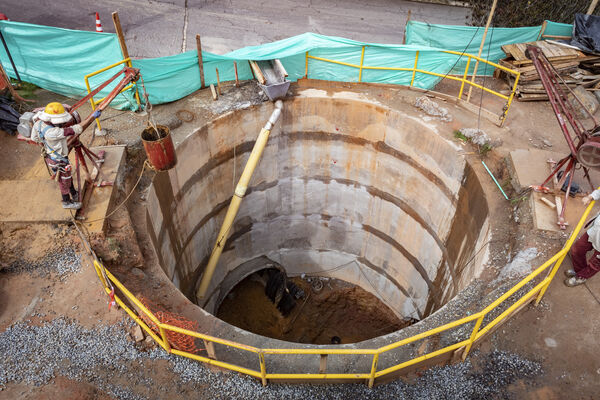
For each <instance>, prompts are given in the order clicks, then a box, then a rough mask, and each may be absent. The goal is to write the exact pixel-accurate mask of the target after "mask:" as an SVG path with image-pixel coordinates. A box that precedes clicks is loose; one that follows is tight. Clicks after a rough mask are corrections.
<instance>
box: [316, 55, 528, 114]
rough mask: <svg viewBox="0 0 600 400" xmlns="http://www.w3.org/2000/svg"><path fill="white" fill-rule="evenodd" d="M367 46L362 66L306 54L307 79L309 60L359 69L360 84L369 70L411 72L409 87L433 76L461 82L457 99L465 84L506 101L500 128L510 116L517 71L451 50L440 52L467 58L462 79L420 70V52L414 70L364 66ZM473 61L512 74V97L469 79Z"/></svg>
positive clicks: (361, 60) (461, 93)
mask: <svg viewBox="0 0 600 400" xmlns="http://www.w3.org/2000/svg"><path fill="white" fill-rule="evenodd" d="M366 47H367V46H362V47H361V55H360V64H359V65H357V64H352V63H348V62H343V61H337V60H331V59H328V58H324V57H317V56H311V55H310V54H309V53H308V52H306V55H305V57H306V60H305V70H304V76H305V77H306V78H308V60H309V59H312V60H317V61H323V62H328V63H332V64H337V65H343V66H346V67H352V68H358V71H359V72H358V82H362V72H363V70H365V69H367V70H382V71H411V72H412V76H411V79H410V85H409V86H411V87H412V86H414V83H415V78H416V74H417V73H419V74H426V75H432V76H437V77H441V78H443V79H449V80H453V81H458V82H461V85H460V90H459V92H458V96H457V99H459V100H461V101H463V100H462V95H463V91H464V87H465V83H466V84H468V85H470V86H471V87H476V88H478V89H481V90H483V91H484V92H486V93H490V94H492V95H494V96H497V97H499V98H501V99H504V100H506V103H505V105H504V107H503V109H502V114H500V115H498V118H499V120H500V124H499V125H500V126H502V125H503V124H504V121H505V120H506V116H507V114H508V110H509V109H510V106H511V104H512V101H513V99H514V95H515V92H516V90H517V83H518V82H519V78H520V76H521V73H520V72H518V71H515V70H512V69H510V68H507V67H504V66H502V65H500V64H496V63H494V62H492V61H488V60H486V59H484V58H481V57H477V56H475V55H472V54H468V53H460V52H457V51H451V50H440V52H442V53H447V54H453V55H457V56H460V57H467V65H466V67H465V71H464V73H463V75H462V77H457V76H452V75H449V74H446V75H444V74H440V73H437V72H433V71H427V70H423V69H419V68H417V64H418V61H419V51H418V50H417V51H415V62H414V66H413V67H412V68H400V67H378V66H369V65H364V59H365V48H366ZM471 59H475V60H477V61H479V62H482V63H485V64H488V65H490V66H492V67H494V68H497V69H500V70H502V71H504V72H506V73H508V74H511V75H513V76H514V79H515V82H514V83H513V86H512V89H511V92H510V95H508V96H507V95H504V94H502V93H500V92H497V91H495V90H492V89H489V88H486V87H484V86H483V85H480V84H478V83H475V82H472V81H471V80H469V79H467V74H468V71H469V66H470V65H471Z"/></svg>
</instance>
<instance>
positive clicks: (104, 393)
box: [0, 82, 600, 399]
mask: <svg viewBox="0 0 600 400" xmlns="http://www.w3.org/2000/svg"><path fill="white" fill-rule="evenodd" d="M339 85H341V86H342V87H344V84H339ZM497 85H498V87H500V88H501V87H502V85H503V84H502V83H497ZM325 86H326V85H325ZM301 89H302V84H300V85H299V86H294V87H293V89H292V90H293V91H294V90H301ZM344 89H345V90H350V91H352V90H358V91H361V92H363V93H365V95H366V96H369V97H371V98H374V99H376V100H377V101H379V102H381V103H383V104H387V105H390V106H393V107H405V108H406V103H407V102H409V103H410V102H414V99H415V98H416V97H417V96H420V95H422V94H420V93H416V92H409V91H406V90H402V91H398V90H392V89H387V88H384V87H372V88H365V87H364V86H361V87H359V88H357V87H356V86H354V85H347V86H346V87H344ZM437 89H438V90H440V91H443V92H447V93H453V94H454V90H456V87H454V86H452V85H447V86H444V85H441V86H440V87H438V88H437ZM477 95H478V92H476V91H475V92H474V96H477ZM56 97H58V96H54V95H52V94H49V93H47V92H45V91H42V90H38V92H37V93H36V103H35V105H38V106H39V105H44V104H45V103H47V102H48V101H49V98H52V99H55V98H56ZM263 100H264V97H263V96H262V95H261V94H260V92H259V91H258V89H257V87H256V85H255V84H254V83H252V82H246V83H244V84H243V85H242V88H241V89H236V88H234V87H233V85H231V84H225V85H224V93H223V96H221V98H220V100H219V101H217V102H213V101H212V99H211V98H210V94H209V92H208V91H207V90H203V91H200V92H197V93H194V94H192V95H190V96H188V97H187V98H185V99H182V100H180V101H178V102H175V103H171V104H166V105H162V106H156V107H155V108H154V112H153V118H154V119H155V122H156V123H159V124H163V125H167V126H169V127H170V128H171V131H172V133H173V137H174V140H175V143H176V144H177V143H178V142H180V141H181V140H183V139H184V138H185V137H186V136H187V135H188V134H189V133H191V132H192V131H193V130H194V129H195V128H197V127H199V126H202V125H203V124H204V123H206V122H207V121H209V120H210V119H211V118H213V117H215V116H216V115H219V114H222V113H224V112H227V111H230V110H233V109H235V108H239V107H247V106H249V105H251V104H256V103H258V102H261V101H263ZM65 101H67V102H71V103H72V102H73V100H65ZM436 101H437V102H439V103H440V105H442V106H444V107H447V108H448V109H449V110H450V113H451V114H456V113H458V112H459V111H458V109H457V107H456V106H454V105H452V104H450V103H448V102H445V101H443V100H440V99H436ZM481 101H482V104H484V105H485V106H486V107H489V108H491V109H494V107H497V106H498V103H497V102H496V101H495V100H494V99H491V98H489V97H488V96H483V98H481ZM409 108H411V107H409ZM411 109H412V108H411ZM500 109H501V106H500ZM180 110H189V111H192V113H193V116H194V119H193V120H192V121H190V122H183V121H181V120H179V119H178V118H175V117H174V116H175V115H176V112H177V111H180ZM88 112H89V107H88V106H84V107H83V109H82V111H81V113H82V115H87V113H88ZM411 112H413V113H414V114H415V115H417V116H420V117H422V118H426V117H427V116H426V115H424V114H423V113H420V112H419V111H418V110H412V111H411ZM146 120H147V116H144V115H139V114H134V113H131V112H128V111H119V110H108V111H107V112H105V113H104V114H103V115H102V122H103V125H104V126H103V127H104V128H106V129H107V130H108V133H109V134H108V135H107V136H105V137H98V138H96V139H95V141H94V144H95V145H102V144H106V143H123V144H127V145H128V159H127V162H128V165H127V168H126V170H125V175H126V176H125V180H124V184H123V187H120V188H119V196H118V199H117V200H118V201H120V200H121V199H123V198H124V195H125V194H126V193H128V192H129V190H130V188H131V187H132V185H133V183H134V182H135V180H136V179H137V176H138V174H139V171H140V168H141V164H142V162H143V157H144V156H143V151H142V149H141V145H140V142H139V134H140V132H141V130H142V129H143V127H144V126H145V124H146ZM432 123H435V124H437V126H441V127H443V128H444V129H443V130H441V131H442V133H441V134H443V135H446V136H447V137H448V139H449V140H456V142H457V143H458V144H459V145H460V146H463V147H464V152H465V157H467V158H468V159H469V161H471V162H472V163H473V165H474V166H475V167H474V168H475V169H476V170H477V172H478V174H479V176H480V180H481V182H482V184H483V185H485V186H486V188H487V191H488V192H493V191H496V192H497V189H496V188H495V186H494V183H493V182H492V181H491V179H484V178H482V177H485V176H486V175H485V171H484V170H483V168H482V167H481V166H480V165H479V160H480V159H481V158H482V157H483V158H484V159H485V161H486V163H487V164H488V165H489V166H490V168H491V170H492V172H493V173H494V174H495V175H496V177H497V178H498V180H499V181H500V182H501V184H502V185H503V186H504V187H505V189H507V191H508V194H509V196H511V197H512V196H515V195H516V193H514V191H511V190H510V188H509V187H508V186H509V185H508V180H509V175H508V172H507V170H506V167H505V160H504V158H505V157H506V156H507V154H508V153H509V152H510V151H511V150H513V149H526V148H544V149H551V150H553V151H557V152H559V153H564V154H566V153H567V151H568V150H567V146H566V143H565V141H564V138H563V136H562V133H561V131H560V129H559V128H558V124H557V123H556V119H555V117H554V115H553V113H552V111H551V109H550V106H549V104H548V103H546V102H531V103H519V102H515V103H513V106H512V107H511V109H510V111H509V115H508V119H507V122H506V126H505V128H502V129H500V128H497V127H495V126H494V125H493V124H491V123H489V122H488V121H487V120H485V119H484V118H481V119H480V120H478V118H477V116H472V118H471V119H470V120H468V122H465V121H464V120H459V119H457V118H455V119H453V121H451V122H447V123H443V122H440V121H433V122H432ZM463 127H468V128H476V127H480V128H481V129H483V130H484V131H485V132H486V133H487V134H488V135H489V136H490V137H491V138H492V140H493V141H494V143H495V144H496V147H494V148H493V149H492V150H491V151H490V152H488V153H487V154H485V155H484V156H482V155H480V154H479V153H478V149H477V148H476V147H474V146H472V145H470V144H465V143H462V142H460V141H458V140H457V139H455V138H454V137H453V136H452V132H453V130H455V129H460V128H463ZM90 137H91V135H90V133H89V132H86V133H85V134H84V141H85V140H87V141H89V139H90ZM0 148H1V149H2V150H3V157H0V179H1V180H12V179H26V178H27V175H26V174H27V172H26V171H28V166H30V165H31V164H32V163H33V162H35V161H36V160H37V159H38V157H40V153H39V149H38V148H36V147H34V146H30V145H26V144H23V143H19V142H17V141H16V139H15V138H14V137H13V136H10V135H8V134H6V133H5V132H0ZM531 168H544V169H546V168H547V166H546V165H543V166H538V165H532V166H531ZM24 171H25V172H24ZM151 177H152V174H151V173H149V172H147V173H145V174H144V176H143V178H142V180H141V182H140V185H139V186H138V188H137V189H136V191H135V192H134V194H133V196H132V197H131V199H130V200H129V202H128V203H127V208H123V209H122V210H120V211H119V212H117V213H115V215H114V217H112V218H111V219H110V220H109V229H108V231H107V232H106V233H105V234H104V235H99V236H96V237H93V238H92V240H91V242H92V245H93V247H94V248H95V250H96V251H97V252H98V255H99V256H100V257H101V258H102V259H103V260H104V261H105V262H106V264H107V266H108V267H109V268H111V270H113V269H114V270H115V271H116V273H121V274H122V275H120V276H123V277H125V278H127V281H128V283H129V284H131V285H132V286H133V288H134V289H135V290H143V289H146V290H148V289H150V290H154V291H158V290H159V287H152V288H143V287H141V286H140V285H139V281H140V280H136V275H137V276H142V275H141V274H145V272H144V271H145V270H146V268H147V267H146V265H149V264H150V263H156V256H155V254H154V252H153V250H152V248H151V246H150V242H149V240H148V238H147V234H146V233H145V217H144V215H145V212H144V204H145V203H144V200H145V190H146V189H147V187H148V185H149V184H150V179H151ZM597 181H598V182H600V180H597ZM34 195H35V193H32V196H34ZM0 196H1V195H0ZM47 201H56V199H54V198H52V199H47ZM575 201H577V200H575ZM3 203H4V202H2V201H1V200H0V207H23V206H27V199H23V204H19V205H15V204H10V205H6V204H3ZM488 203H489V207H490V208H492V209H493V210H494V211H495V212H494V214H495V215H498V216H500V217H498V218H496V220H493V221H491V223H492V226H493V229H494V239H495V240H494V242H493V243H491V254H490V268H488V270H487V271H486V272H485V273H484V276H482V278H481V279H484V280H491V279H493V278H494V277H495V276H496V275H497V274H498V272H499V270H500V268H501V267H502V266H504V265H506V263H507V262H508V261H509V260H511V259H512V257H513V256H514V255H516V254H517V253H518V252H519V251H521V250H524V249H527V248H536V249H537V250H538V257H537V258H536V259H535V260H534V261H533V262H534V263H537V264H535V265H539V264H541V263H542V262H543V261H544V260H546V259H547V258H549V257H550V256H551V255H553V254H554V253H555V252H556V251H557V250H559V249H560V248H561V247H562V245H563V244H564V242H565V238H566V235H565V234H549V233H544V232H538V231H535V230H534V229H533V225H532V217H531V210H530V209H529V202H528V201H512V202H507V201H505V200H504V199H503V198H502V197H501V195H500V193H498V196H497V197H496V198H489V199H488ZM71 249H72V250H71ZM70 251H71V252H70ZM65 254H66V255H65ZM53 257H54V258H53ZM56 257H59V258H60V262H58V263H57V262H56ZM77 257H79V262H76V261H75V258H77ZM71 258H72V259H73V260H72V262H71V261H69V262H67V261H68V260H71ZM65 259H66V260H67V261H64V260H65ZM78 263H79V264H78ZM569 264H570V260H569V259H568V258H567V259H566V260H565V266H564V267H562V268H561V271H559V275H560V276H557V277H556V279H555V280H554V281H553V283H552V285H551V286H550V289H549V291H548V293H547V294H546V296H545V298H544V300H543V302H542V303H541V304H540V306H538V307H534V306H528V307H527V308H526V309H525V310H524V311H523V312H521V313H520V314H518V315H517V316H516V317H515V318H512V319H511V320H510V321H509V322H508V323H507V324H505V325H503V326H502V327H501V328H500V329H498V330H497V331H496V332H495V333H494V334H493V335H492V336H491V337H490V338H488V339H486V340H484V341H483V342H482V343H481V344H480V346H479V349H480V351H478V352H474V353H473V354H472V356H471V358H472V360H473V369H477V368H478V367H477V365H478V361H482V360H484V359H485V357H486V356H487V355H489V354H492V353H493V352H494V351H498V350H500V351H508V352H512V353H514V354H518V355H519V356H521V357H524V358H526V359H529V360H533V361H535V362H538V363H540V365H541V366H542V369H543V373H542V374H541V375H538V376H532V377H528V378H523V379H517V380H516V381H507V382H505V386H507V387H508V389H507V392H506V396H508V398H516V399H565V398H569V399H594V398H598V394H597V393H598V389H600V384H599V383H598V382H600V357H598V355H597V354H595V353H594V350H595V348H597V338H598V335H599V334H600V322H599V321H600V318H598V316H599V315H600V312H599V311H600V302H599V301H598V299H599V298H600V278H594V279H591V280H589V281H588V282H587V283H586V285H585V286H579V287H576V288H567V287H565V286H564V285H563V284H562V278H563V277H562V270H563V269H565V268H567V267H568V266H569ZM46 265H59V268H58V269H56V268H54V269H50V270H45V269H44V268H45V266H46ZM75 265H80V267H76V266H75ZM60 316H64V317H66V318H69V319H70V320H72V321H74V322H75V323H76V324H78V325H81V326H82V327H85V328H90V329H100V327H102V326H106V325H111V326H112V325H115V324H118V323H120V321H123V319H124V318H125V314H124V312H123V311H119V310H115V308H112V309H111V310H110V311H109V310H108V305H107V296H106V295H105V294H104V293H103V291H102V288H101V285H100V284H99V282H98V279H97V278H96V275H95V272H94V270H93V267H92V266H91V264H90V260H89V259H88V258H87V256H86V255H85V252H84V251H83V249H82V247H81V245H80V243H79V239H78V236H77V233H76V232H75V231H74V229H73V228H72V227H70V226H68V225H56V224H29V225H24V224H7V223H0V333H1V332H5V331H6V330H8V329H9V327H11V326H13V325H14V324H17V323H26V324H29V325H33V326H42V325H44V324H46V323H49V322H50V321H52V320H55V319H56V318H58V317H60ZM127 329H128V330H129V331H130V332H131V334H132V335H133V328H131V327H128V328H127ZM126 339H127V340H128V341H130V342H133V341H134V339H133V338H130V337H127V338H126ZM136 345H137V344H136ZM147 347H148V348H150V349H152V346H151V345H147ZM144 362H145V364H144V368H143V369H142V370H141V371H142V372H140V367H139V366H136V365H137V364H136V365H133V364H132V365H129V364H126V363H125V365H126V366H127V368H129V370H125V372H124V373H123V374H122V376H121V377H120V378H116V377H114V375H110V376H111V377H113V378H114V379H115V380H116V381H115V382H113V383H115V384H117V385H120V386H119V387H121V388H127V390H129V392H131V393H133V394H132V395H131V396H130V395H129V394H128V395H122V396H121V395H119V393H121V392H119V391H118V390H116V389H107V386H103V385H102V384H100V383H99V382H102V379H103V377H105V378H106V377H107V376H109V375H108V372H107V371H103V370H98V371H95V372H94V373H95V376H96V378H94V379H91V378H90V379H74V378H69V377H68V374H66V373H65V374H64V376H63V375H61V374H60V373H58V374H57V376H56V377H55V378H54V379H52V380H50V381H49V382H46V383H44V384H41V385H36V384H33V383H28V382H26V381H9V382H7V383H6V384H5V385H4V386H2V385H0V389H1V391H0V398H6V399H43V398H56V397H61V398H72V399H79V398H90V399H105V398H115V397H116V398H174V399H183V398H190V397H191V396H194V397H198V398H211V397H212V396H211V395H210V392H207V391H205V390H203V389H202V387H200V388H198V387H197V386H193V385H192V384H182V383H181V381H180V380H179V377H180V374H178V373H177V372H173V371H172V370H170V369H168V368H167V367H166V364H167V361H165V360H164V359H152V358H151V359H148V360H146V361H144ZM482 362H483V361H482ZM136 373H143V374H144V375H147V377H148V379H149V380H147V381H143V380H142V381H138V380H132V379H127V376H128V375H127V374H130V375H131V374H134V375H135V374H136ZM0 375H2V374H1V373H0ZM132 376H133V375H132ZM135 376H137V375H135ZM218 379H221V378H218ZM222 379H224V381H227V380H228V378H227V375H225V376H223V378H222ZM140 382H142V383H140ZM143 382H146V383H143ZM159 388H160V389H159ZM129 392H128V393H129ZM109 393H110V394H109ZM328 393H331V392H328ZM135 396H138V397H135ZM498 396H499V398H504V396H505V395H504V394H503V395H498ZM292 397H293V396H292ZM336 397H338V396H335V395H332V396H331V398H336Z"/></svg>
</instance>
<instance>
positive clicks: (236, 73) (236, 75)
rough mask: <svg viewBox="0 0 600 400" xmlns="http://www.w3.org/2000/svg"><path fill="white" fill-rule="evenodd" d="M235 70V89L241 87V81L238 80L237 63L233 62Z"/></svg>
mask: <svg viewBox="0 0 600 400" xmlns="http://www.w3.org/2000/svg"><path fill="white" fill-rule="evenodd" d="M233 70H234V71H235V87H240V81H239V79H238V72H237V62H235V61H234V62H233Z"/></svg>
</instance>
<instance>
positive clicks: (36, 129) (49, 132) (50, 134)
mask: <svg viewBox="0 0 600 400" xmlns="http://www.w3.org/2000/svg"><path fill="white" fill-rule="evenodd" d="M46 127H49V128H48V129H46V130H45V131H44V139H45V141H46V143H45V147H46V153H48V155H50V156H51V157H52V154H57V155H60V156H63V157H67V156H68V155H69V146H68V144H67V138H66V136H65V135H64V133H65V131H64V129H62V128H59V127H56V126H52V125H48V124H46V123H45V122H44V121H42V120H38V121H36V122H35V123H34V124H33V129H32V130H31V140H33V141H35V142H38V143H41V142H42V139H41V138H40V133H41V132H42V130H43V129H44V128H46Z"/></svg>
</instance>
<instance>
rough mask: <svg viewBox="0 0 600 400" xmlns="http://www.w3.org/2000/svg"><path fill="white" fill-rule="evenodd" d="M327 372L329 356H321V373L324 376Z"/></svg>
mask: <svg viewBox="0 0 600 400" xmlns="http://www.w3.org/2000/svg"><path fill="white" fill-rule="evenodd" d="M326 371H327V354H321V360H320V361H319V373H320V374H324V373H325V372H326Z"/></svg>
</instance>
